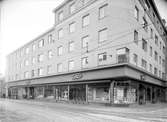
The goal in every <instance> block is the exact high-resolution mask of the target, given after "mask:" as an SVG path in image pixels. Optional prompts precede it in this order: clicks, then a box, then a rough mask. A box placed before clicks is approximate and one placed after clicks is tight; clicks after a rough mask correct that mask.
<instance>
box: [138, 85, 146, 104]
mask: <svg viewBox="0 0 167 122" xmlns="http://www.w3.org/2000/svg"><path fill="white" fill-rule="evenodd" d="M145 102H146V89H145V87H144V85H142V84H140V85H139V104H140V105H141V104H145Z"/></svg>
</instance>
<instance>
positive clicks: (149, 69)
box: [149, 64, 152, 73]
mask: <svg viewBox="0 0 167 122" xmlns="http://www.w3.org/2000/svg"><path fill="white" fill-rule="evenodd" d="M149 70H150V72H151V73H152V64H150V68H149Z"/></svg>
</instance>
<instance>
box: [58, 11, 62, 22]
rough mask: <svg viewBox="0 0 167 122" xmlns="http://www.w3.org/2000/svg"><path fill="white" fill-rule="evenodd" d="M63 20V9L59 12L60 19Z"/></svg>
mask: <svg viewBox="0 0 167 122" xmlns="http://www.w3.org/2000/svg"><path fill="white" fill-rule="evenodd" d="M62 20H63V11H61V12H60V13H59V14H58V21H59V22H60V21H62Z"/></svg>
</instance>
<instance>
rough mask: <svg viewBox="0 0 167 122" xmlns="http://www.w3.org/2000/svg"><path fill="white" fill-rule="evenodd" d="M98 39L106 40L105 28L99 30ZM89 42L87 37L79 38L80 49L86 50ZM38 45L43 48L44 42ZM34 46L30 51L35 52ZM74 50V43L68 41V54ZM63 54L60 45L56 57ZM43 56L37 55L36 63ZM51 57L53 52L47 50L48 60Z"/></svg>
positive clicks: (41, 41)
mask: <svg viewBox="0 0 167 122" xmlns="http://www.w3.org/2000/svg"><path fill="white" fill-rule="evenodd" d="M98 35H99V36H98V37H99V42H103V41H106V40H107V28H104V29H101V30H99V31H98ZM89 42H90V37H89V35H86V36H83V37H82V38H81V47H82V48H88V44H89ZM39 45H40V47H41V46H44V40H40V41H39ZM35 48H36V47H35V45H32V50H33V51H34V50H35ZM74 49H75V42H74V41H70V42H69V43H68V52H72V51H74ZM26 52H27V54H28V52H29V48H26ZM62 54H63V46H62V45H60V46H59V47H58V48H57V56H61V55H62ZM43 57H44V56H43V54H39V55H38V61H39V62H41V61H42V60H43ZM52 57H53V52H52V51H51V50H49V51H48V58H49V59H50V58H52ZM25 62H26V63H25V64H26V66H27V64H28V61H25ZM32 62H34V59H33V61H32Z"/></svg>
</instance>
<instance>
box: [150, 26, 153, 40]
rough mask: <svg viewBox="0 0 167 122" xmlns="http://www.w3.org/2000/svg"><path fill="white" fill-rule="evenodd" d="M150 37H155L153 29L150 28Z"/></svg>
mask: <svg viewBox="0 0 167 122" xmlns="http://www.w3.org/2000/svg"><path fill="white" fill-rule="evenodd" d="M150 38H151V39H153V29H152V28H150Z"/></svg>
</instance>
